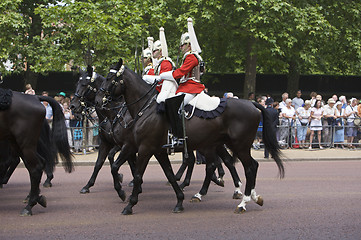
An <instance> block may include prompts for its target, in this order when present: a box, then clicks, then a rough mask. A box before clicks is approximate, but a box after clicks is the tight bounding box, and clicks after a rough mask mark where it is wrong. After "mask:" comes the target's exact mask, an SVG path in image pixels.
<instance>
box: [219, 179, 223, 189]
mask: <svg viewBox="0 0 361 240" xmlns="http://www.w3.org/2000/svg"><path fill="white" fill-rule="evenodd" d="M218 182H219V186H221V187H224V180H223V179H222V178H218Z"/></svg>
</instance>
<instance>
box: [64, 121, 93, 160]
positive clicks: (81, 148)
mask: <svg viewBox="0 0 361 240" xmlns="http://www.w3.org/2000/svg"><path fill="white" fill-rule="evenodd" d="M67 133H68V142H69V145H70V147H71V149H72V151H73V152H75V153H83V154H86V153H88V152H92V151H94V150H95V149H96V148H98V147H99V141H100V139H99V127H98V126H97V125H96V126H91V127H70V128H68V129H67Z"/></svg>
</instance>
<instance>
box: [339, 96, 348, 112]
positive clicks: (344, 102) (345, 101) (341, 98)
mask: <svg viewBox="0 0 361 240" xmlns="http://www.w3.org/2000/svg"><path fill="white" fill-rule="evenodd" d="M339 100H340V102H341V103H342V108H344V109H346V107H347V99H346V97H345V96H340V98H339Z"/></svg>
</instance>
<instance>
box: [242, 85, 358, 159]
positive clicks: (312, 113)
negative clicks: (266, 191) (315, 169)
mask: <svg viewBox="0 0 361 240" xmlns="http://www.w3.org/2000/svg"><path fill="white" fill-rule="evenodd" d="M250 96H251V95H250ZM281 99H282V100H281V102H280V103H278V102H274V101H273V99H272V98H270V96H260V97H258V98H257V99H256V101H257V102H258V103H260V104H261V105H264V102H267V103H266V104H265V105H266V108H274V109H276V110H277V112H278V113H279V115H278V119H277V121H278V127H277V138H278V141H279V144H280V146H282V147H284V148H308V149H310V150H311V149H314V148H318V149H323V148H325V147H329V148H333V147H336V148H350V149H355V148H356V146H358V143H359V140H360V137H359V136H358V135H360V131H359V127H361V121H360V116H361V104H359V103H360V101H359V100H357V99H356V98H351V99H350V100H348V101H347V99H346V97H345V96H340V97H337V95H333V96H332V97H331V98H329V99H327V101H324V100H323V97H322V96H321V95H320V94H317V93H316V92H312V93H311V94H310V98H309V99H306V100H304V99H303V98H302V91H301V90H299V91H297V93H296V96H295V97H294V98H293V99H291V98H289V94H288V93H283V94H282V96H281ZM249 100H252V99H249ZM261 127H262V124H260V128H261ZM259 136H260V135H258V136H257V137H256V139H255V143H254V145H253V147H254V148H255V149H259V148H260V145H262V144H260V142H261V140H260V137H259ZM265 157H267V156H266V155H265Z"/></svg>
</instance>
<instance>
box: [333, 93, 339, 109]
mask: <svg viewBox="0 0 361 240" xmlns="http://www.w3.org/2000/svg"><path fill="white" fill-rule="evenodd" d="M332 99H333V100H335V103H336V102H337V101H338V97H337V95H336V94H334V95H332ZM335 108H336V106H335Z"/></svg>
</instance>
